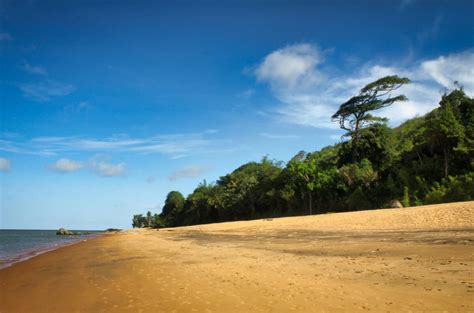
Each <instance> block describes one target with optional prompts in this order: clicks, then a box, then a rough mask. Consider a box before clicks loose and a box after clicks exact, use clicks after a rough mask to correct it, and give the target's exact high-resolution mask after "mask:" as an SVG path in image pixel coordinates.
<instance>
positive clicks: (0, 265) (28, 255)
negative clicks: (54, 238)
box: [0, 232, 103, 270]
mask: <svg viewBox="0 0 474 313" xmlns="http://www.w3.org/2000/svg"><path fill="white" fill-rule="evenodd" d="M102 235H103V233H101V232H97V233H94V234H88V235H80V236H76V237H77V239H76V238H75V239H74V240H70V241H64V242H58V243H55V244H54V245H52V246H47V247H43V248H35V249H31V250H29V251H26V252H23V253H20V254H18V255H17V256H15V257H9V258H5V259H2V260H0V261H1V262H0V270H1V269H4V268H7V267H11V266H13V265H14V264H16V263H20V262H24V261H27V260H29V259H32V258H34V257H37V256H39V255H42V254H44V253H48V252H51V251H54V250H57V249H61V248H64V247H68V246H70V245H74V244H77V243H80V242H82V241H87V240H91V239H94V238H97V237H100V236H102Z"/></svg>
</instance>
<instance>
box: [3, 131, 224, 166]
mask: <svg viewBox="0 0 474 313" xmlns="http://www.w3.org/2000/svg"><path fill="white" fill-rule="evenodd" d="M216 133H217V131H216V130H205V131H203V132H201V133H190V134H171V135H156V136H152V137H144V138H134V137H130V136H127V135H114V136H111V137H107V138H84V137H76V136H70V137H60V136H43V137H35V138H31V139H29V140H20V139H21V138H9V137H5V136H4V137H3V138H2V137H1V136H0V151H7V152H12V153H20V154H34V155H42V156H55V155H58V154H60V153H64V152H92V153H122V152H133V153H136V154H163V155H167V156H169V157H170V158H172V159H176V158H182V157H186V156H190V155H196V154H206V153H210V152H212V153H214V152H218V151H226V148H225V146H226V145H227V144H229V141H227V140H222V139H214V138H212V137H211V136H214V135H215V134H216Z"/></svg>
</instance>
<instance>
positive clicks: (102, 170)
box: [92, 161, 127, 177]
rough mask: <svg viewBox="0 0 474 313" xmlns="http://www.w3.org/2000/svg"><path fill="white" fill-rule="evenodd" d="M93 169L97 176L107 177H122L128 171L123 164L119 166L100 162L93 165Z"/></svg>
mask: <svg viewBox="0 0 474 313" xmlns="http://www.w3.org/2000/svg"><path fill="white" fill-rule="evenodd" d="M92 167H93V169H94V170H95V171H96V173H97V174H99V175H100V176H105V177H112V176H121V175H123V174H125V171H126V170H127V168H126V166H125V163H123V162H122V163H118V164H112V163H108V162H106V161H100V162H97V163H93V165H92Z"/></svg>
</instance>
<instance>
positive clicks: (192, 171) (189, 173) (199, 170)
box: [169, 165, 210, 181]
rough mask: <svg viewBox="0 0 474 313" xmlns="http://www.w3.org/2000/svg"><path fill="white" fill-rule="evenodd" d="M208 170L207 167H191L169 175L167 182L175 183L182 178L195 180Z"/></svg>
mask: <svg viewBox="0 0 474 313" xmlns="http://www.w3.org/2000/svg"><path fill="white" fill-rule="evenodd" d="M209 170H210V168H209V167H207V166H199V165H193V166H189V167H186V168H183V169H180V170H177V171H175V172H173V173H171V175H170V176H169V180H171V181H175V180H178V179H182V178H195V177H199V176H201V175H203V174H205V173H207V172H208V171H209Z"/></svg>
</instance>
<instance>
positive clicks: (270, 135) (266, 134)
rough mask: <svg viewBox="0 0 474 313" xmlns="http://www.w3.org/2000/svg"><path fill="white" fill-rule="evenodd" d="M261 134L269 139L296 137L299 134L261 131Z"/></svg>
mask: <svg viewBox="0 0 474 313" xmlns="http://www.w3.org/2000/svg"><path fill="white" fill-rule="evenodd" d="M260 136H262V137H264V138H268V139H296V138H299V136H296V135H288V134H271V133H260Z"/></svg>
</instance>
